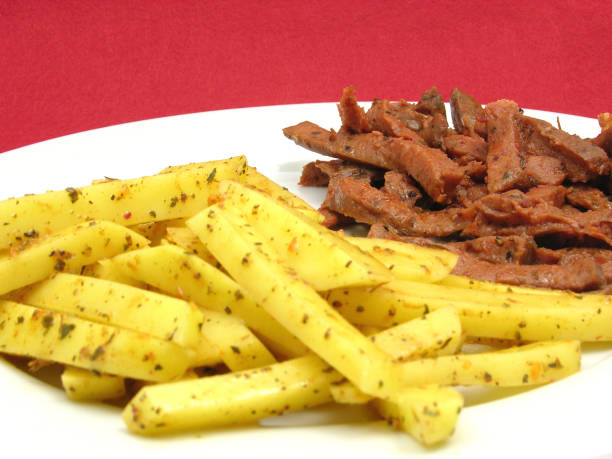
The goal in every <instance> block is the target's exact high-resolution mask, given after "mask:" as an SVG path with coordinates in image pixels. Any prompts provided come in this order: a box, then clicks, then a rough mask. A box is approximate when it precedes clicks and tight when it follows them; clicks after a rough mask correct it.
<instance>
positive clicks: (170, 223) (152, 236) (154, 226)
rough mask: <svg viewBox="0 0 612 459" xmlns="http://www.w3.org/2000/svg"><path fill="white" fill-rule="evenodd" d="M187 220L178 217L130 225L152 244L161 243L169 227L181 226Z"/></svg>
mask: <svg viewBox="0 0 612 459" xmlns="http://www.w3.org/2000/svg"><path fill="white" fill-rule="evenodd" d="M184 222H185V220H184V219H181V218H178V219H174V220H161V221H156V222H146V223H139V224H138V225H132V226H129V227H128V228H130V229H131V230H132V231H136V232H137V233H138V234H140V235H141V236H143V237H146V238H147V239H148V240H149V241H151V245H159V244H160V243H161V241H162V239H164V238H165V237H166V231H167V229H168V228H169V227H179V228H180V226H181V225H182V224H184Z"/></svg>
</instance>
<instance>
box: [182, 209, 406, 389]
mask: <svg viewBox="0 0 612 459" xmlns="http://www.w3.org/2000/svg"><path fill="white" fill-rule="evenodd" d="M187 226H188V227H189V228H191V229H192V230H193V231H194V232H195V233H196V234H197V235H198V237H199V238H200V239H201V240H202V242H204V243H205V244H206V247H207V248H208V249H209V250H210V251H211V252H212V254H213V255H214V256H215V258H217V259H218V260H219V261H220V262H221V264H222V265H223V266H224V267H225V269H227V271H228V272H229V273H230V274H231V276H232V277H233V278H234V279H236V281H237V282H238V283H239V284H240V285H242V286H243V287H244V288H245V289H246V290H247V291H248V292H249V293H250V294H251V295H252V297H253V298H254V299H255V300H256V301H257V302H258V303H259V304H260V305H261V306H262V307H263V308H264V309H265V310H266V311H267V312H268V313H269V314H270V315H272V316H273V317H275V318H276V320H278V322H280V323H281V325H283V326H284V327H285V328H287V330H289V331H290V332H291V333H293V334H294V335H295V336H297V337H298V338H299V339H300V340H301V341H302V342H303V343H304V344H306V345H307V346H308V347H310V348H311V349H312V350H313V351H314V352H316V353H317V354H318V355H319V356H320V357H321V358H323V359H324V360H325V361H327V362H329V364H331V365H332V366H333V367H334V368H336V369H337V370H338V371H339V372H341V373H342V374H344V375H345V376H346V377H347V378H348V379H349V380H351V381H352V382H353V383H355V385H357V387H359V389H361V390H362V391H364V392H366V393H368V394H371V395H377V396H381V397H389V396H390V395H391V394H393V393H394V392H395V391H396V389H397V387H398V386H399V385H400V384H401V381H400V380H399V378H398V377H397V375H396V374H395V373H394V368H393V366H394V365H393V363H392V362H391V358H390V357H389V356H387V355H386V354H385V353H384V352H382V351H381V350H380V349H378V348H377V347H376V346H375V345H374V344H373V343H372V342H371V341H370V340H369V339H368V338H366V337H365V336H364V335H362V334H361V333H360V332H359V331H358V330H357V329H355V328H354V327H353V326H351V325H350V324H349V323H348V322H347V321H346V320H345V319H344V318H342V316H340V315H339V314H338V313H337V312H336V311H334V310H333V308H331V307H330V306H329V305H328V304H327V303H326V302H325V300H323V299H322V298H321V297H320V296H319V295H318V294H317V292H316V291H315V290H314V289H313V288H312V287H311V286H310V285H308V284H307V283H305V282H303V281H302V280H301V279H299V278H298V277H297V276H296V275H295V274H294V273H293V272H292V271H291V270H290V269H288V268H286V267H285V266H283V265H282V264H281V263H279V262H278V260H276V259H274V258H273V257H272V256H271V255H270V254H269V253H266V252H264V247H263V245H264V244H262V243H261V239H260V238H259V236H257V235H255V234H253V233H252V231H251V228H250V226H249V225H248V223H246V222H244V220H242V221H241V220H240V219H239V218H238V217H236V216H233V215H230V214H226V213H225V212H224V211H223V210H221V209H220V208H219V206H218V205H215V206H211V207H210V208H208V209H206V210H204V211H202V212H200V213H199V214H198V215H196V216H195V217H193V218H191V219H189V220H188V221H187ZM275 234H276V233H275ZM227 241H232V243H231V244H229V245H228V243H227ZM325 262H326V263H327V259H325Z"/></svg>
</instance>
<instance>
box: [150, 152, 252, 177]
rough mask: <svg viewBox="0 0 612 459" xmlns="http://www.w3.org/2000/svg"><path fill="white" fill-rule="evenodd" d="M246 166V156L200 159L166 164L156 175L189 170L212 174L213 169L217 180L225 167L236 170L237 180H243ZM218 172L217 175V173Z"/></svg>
mask: <svg viewBox="0 0 612 459" xmlns="http://www.w3.org/2000/svg"><path fill="white" fill-rule="evenodd" d="M247 168H248V164H247V159H246V156H244V155H240V156H233V157H231V158H226V159H217V160H213V161H202V162H198V163H188V164H179V165H176V166H168V167H166V168H164V169H162V170H161V171H159V172H158V174H157V175H163V174H176V173H179V172H190V171H200V172H202V171H203V172H204V173H208V174H212V173H213V172H212V171H213V170H214V171H215V172H214V174H213V178H217V179H219V180H221V179H220V177H221V176H224V174H225V171H226V170H227V169H235V170H236V173H237V174H236V178H237V180H240V181H244V177H245V175H246V172H247ZM217 174H219V175H217Z"/></svg>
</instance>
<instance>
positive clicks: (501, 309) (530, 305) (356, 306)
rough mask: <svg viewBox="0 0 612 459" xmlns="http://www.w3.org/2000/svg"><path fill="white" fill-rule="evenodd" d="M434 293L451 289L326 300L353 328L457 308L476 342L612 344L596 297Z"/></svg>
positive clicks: (406, 289)
mask: <svg viewBox="0 0 612 459" xmlns="http://www.w3.org/2000/svg"><path fill="white" fill-rule="evenodd" d="M430 287H431V288H430ZM436 289H441V290H443V291H446V290H447V289H451V288H450V287H440V286H436V285H435V284H420V283H417V282H408V281H393V282H389V283H387V284H384V285H381V286H380V287H377V288H361V287H355V288H344V289H336V290H333V291H330V292H326V293H325V294H324V297H325V298H326V299H327V301H329V302H330V304H331V305H332V306H334V308H335V309H336V310H337V311H338V312H340V313H341V314H342V315H343V316H344V317H346V318H347V320H348V321H349V322H351V323H355V324H361V325H374V326H379V327H389V326H392V325H396V324H399V323H402V322H405V321H407V320H411V319H414V318H416V317H419V316H421V315H423V313H425V312H427V311H433V310H436V309H439V308H441V307H449V306H452V307H455V308H457V312H458V313H459V316H460V318H461V326H462V328H463V331H464V332H465V333H466V334H467V335H468V336H472V337H481V338H496V339H504V340H516V341H521V340H524V341H545V340H560V339H578V340H581V341H610V340H612V306H611V305H606V304H604V303H603V301H604V300H603V299H602V298H596V297H597V295H582V296H579V297H570V298H569V300H570V303H569V304H568V303H565V301H566V300H565V299H563V300H562V299H561V298H563V297H562V296H560V295H552V296H550V297H542V296H541V295H531V296H529V297H528V298H526V297H525V296H519V295H518V294H515V296H513V297H501V296H497V297H496V295H495V294H491V293H492V292H488V293H489V294H490V295H489V298H490V302H491V303H492V304H489V303H488V302H486V301H484V300H483V299H482V298H484V297H479V295H480V294H483V293H487V292H478V291H475V290H467V289H458V290H461V291H460V292H453V294H452V295H449V296H447V297H442V298H440V296H441V294H439V293H437V292H438V291H437V290H436ZM449 291H450V290H449ZM507 295H509V293H507ZM504 298H505V299H504ZM508 298H510V299H511V301H507V300H508ZM542 298H546V301H542ZM579 298H580V299H579ZM479 301H481V302H479Z"/></svg>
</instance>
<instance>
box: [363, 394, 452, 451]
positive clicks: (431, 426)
mask: <svg viewBox="0 0 612 459" xmlns="http://www.w3.org/2000/svg"><path fill="white" fill-rule="evenodd" d="M374 406H375V407H376V409H377V410H378V412H379V413H380V414H381V416H383V417H384V418H385V419H387V422H389V423H390V424H391V425H392V426H393V427H394V428H396V429H397V430H403V431H405V432H407V433H408V434H410V435H411V436H412V437H414V438H415V439H416V440H418V441H419V442H421V443H422V444H424V445H428V446H429V445H435V444H437V443H440V442H442V441H444V440H446V439H447V438H448V437H450V436H451V435H452V433H453V432H454V431H455V426H456V424H457V418H458V417H459V413H460V412H461V409H462V408H463V397H462V396H461V394H460V393H459V392H457V391H456V390H454V389H452V388H450V387H437V386H428V387H409V388H406V389H403V390H402V392H401V393H400V394H399V395H398V396H397V398H396V400H395V401H393V402H390V401H385V400H375V401H374Z"/></svg>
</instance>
